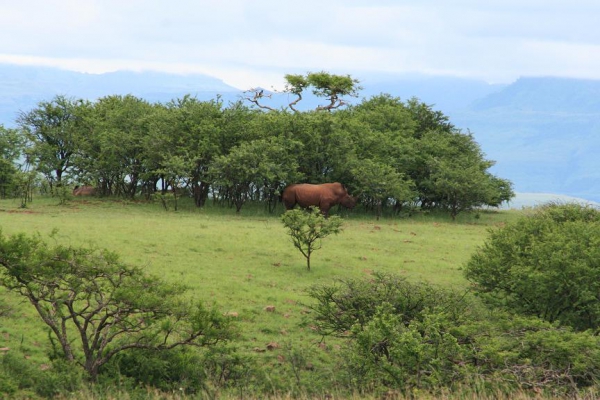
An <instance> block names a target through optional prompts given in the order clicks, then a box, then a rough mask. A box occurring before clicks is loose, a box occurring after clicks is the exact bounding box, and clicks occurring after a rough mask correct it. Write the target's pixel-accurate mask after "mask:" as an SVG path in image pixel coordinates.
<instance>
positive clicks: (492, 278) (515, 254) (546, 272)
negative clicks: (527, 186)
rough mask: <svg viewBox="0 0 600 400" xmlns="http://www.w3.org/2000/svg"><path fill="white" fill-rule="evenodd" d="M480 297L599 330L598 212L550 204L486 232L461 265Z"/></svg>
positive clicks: (581, 207) (599, 219)
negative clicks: (474, 250)
mask: <svg viewBox="0 0 600 400" xmlns="http://www.w3.org/2000/svg"><path fill="white" fill-rule="evenodd" d="M465 274H466V277H467V278H468V279H469V280H470V281H471V282H473V284H474V288H475V290H477V291H478V292H479V293H480V294H481V296H482V298H484V299H485V300H487V301H488V302H489V303H491V304H493V305H496V306H502V307H505V308H507V309H509V310H513V311H515V312H518V313H522V314H525V315H535V316H538V317H540V318H542V319H544V320H547V321H550V322H554V321H558V322H560V323H561V324H564V325H569V326H572V327H573V328H574V329H576V330H586V329H593V330H596V331H597V330H598V328H600V211H598V209H595V208H593V207H590V206H584V205H580V204H575V203H573V204H557V203H551V204H547V205H545V206H542V207H539V208H537V209H536V210H535V211H534V213H533V214H532V215H529V216H525V217H523V218H521V219H519V220H518V221H516V222H514V223H512V224H509V225H507V226H505V227H502V228H499V229H496V230H494V231H492V232H490V236H489V238H488V240H487V241H486V243H485V244H484V245H483V246H482V247H480V248H479V249H478V250H477V251H476V253H475V254H474V255H473V256H472V258H471V259H470V261H469V262H468V263H467V265H466V268H465Z"/></svg>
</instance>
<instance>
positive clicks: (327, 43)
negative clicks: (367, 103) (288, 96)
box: [0, 0, 600, 89]
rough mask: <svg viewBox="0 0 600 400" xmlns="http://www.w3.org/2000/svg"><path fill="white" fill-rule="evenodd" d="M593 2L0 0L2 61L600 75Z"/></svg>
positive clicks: (239, 80) (274, 79)
mask: <svg viewBox="0 0 600 400" xmlns="http://www.w3.org/2000/svg"><path fill="white" fill-rule="evenodd" d="M599 22H600V0H571V1H566V0H452V1H450V0H446V1H443V0H412V1H402V0H398V1H393V0H339V1H338V0H319V1H313V0H303V1H294V2H292V1H285V0H252V1H243V0H222V1H216V0H215V1H205V0H168V1H159V0H61V1H58V0H0V63H10V64H29V65H46V66H56V67H61V68H64V69H69V70H75V71H82V72H90V73H102V72H109V71H115V70H154V71H166V72H178V73H204V74H209V75H212V76H214V77H217V78H220V79H222V80H224V81H225V82H226V83H228V84H230V85H232V86H235V87H237V88H240V89H248V88H250V87H257V86H262V87H265V88H269V87H272V86H274V87H276V88H280V87H281V84H282V82H283V76H284V75H285V74H286V73H304V72H308V71H321V70H325V71H328V72H332V73H338V74H350V75H352V76H353V77H355V78H358V79H361V78H362V77H363V76H366V75H368V74H370V73H373V72H391V73H425V74H433V75H451V76H461V77H472V78H478V79H483V80H485V81H488V82H490V83H510V82H512V81H514V80H516V79H517V78H519V77H521V76H561V77H576V78H593V79H600V28H599V27H598V24H599Z"/></svg>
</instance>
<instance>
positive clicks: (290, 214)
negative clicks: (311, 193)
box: [281, 206, 342, 271]
mask: <svg viewBox="0 0 600 400" xmlns="http://www.w3.org/2000/svg"><path fill="white" fill-rule="evenodd" d="M281 221H282V222H283V225H284V226H285V227H286V228H287V229H288V235H289V236H290V238H291V239H292V243H293V244H294V247H295V248H297V249H298V250H299V251H300V253H302V255H303V256H304V258H306V268H307V269H308V270H309V271H310V257H311V256H312V253H313V252H314V251H315V250H318V249H320V248H321V247H322V239H323V238H325V237H327V236H329V235H331V234H338V233H339V232H340V230H341V226H342V219H341V218H340V217H339V216H337V215H334V216H332V217H329V218H325V216H324V215H323V214H322V213H321V211H320V210H319V209H318V208H317V207H314V206H312V207H310V209H309V210H308V211H305V210H299V209H296V210H289V211H286V212H285V213H284V214H283V215H282V216H281Z"/></svg>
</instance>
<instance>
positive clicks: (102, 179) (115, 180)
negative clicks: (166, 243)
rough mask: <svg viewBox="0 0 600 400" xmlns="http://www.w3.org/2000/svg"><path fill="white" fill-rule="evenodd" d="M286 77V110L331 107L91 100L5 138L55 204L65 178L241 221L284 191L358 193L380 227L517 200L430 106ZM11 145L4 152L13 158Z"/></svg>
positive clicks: (25, 122) (342, 84)
mask: <svg viewBox="0 0 600 400" xmlns="http://www.w3.org/2000/svg"><path fill="white" fill-rule="evenodd" d="M285 78H286V82H287V83H286V89H285V91H287V92H288V93H290V94H291V95H293V96H296V97H297V99H296V100H295V101H293V102H292V103H291V104H290V108H291V109H292V110H295V108H294V105H295V104H296V103H297V102H298V101H299V100H300V99H301V97H302V93H303V92H304V91H305V90H312V91H313V93H314V94H315V95H317V96H319V97H323V98H326V99H327V101H328V104H325V105H322V106H320V107H318V109H317V110H313V111H307V112H289V111H287V110H273V109H269V111H268V112H263V110H262V108H264V107H260V104H259V103H258V101H259V99H260V98H261V96H265V95H264V93H263V91H262V90H257V92H256V94H255V97H254V98H253V99H250V100H251V101H252V102H254V103H256V104H259V109H255V108H254V109H253V108H250V107H246V106H245V105H244V104H243V103H242V101H241V100H240V101H239V102H235V103H230V104H228V105H227V106H225V105H224V104H223V103H222V101H221V100H220V98H219V97H217V98H216V99H215V100H211V101H199V100H197V99H195V98H193V97H192V96H190V95H186V96H184V97H183V98H179V99H174V100H172V101H171V102H168V103H167V104H160V103H149V102H147V101H145V100H143V99H140V98H137V97H135V96H132V95H127V96H106V97H103V98H100V99H97V100H96V101H94V102H90V101H85V100H72V99H67V98H65V97H64V96H56V97H55V98H54V99H52V100H51V101H48V102H40V103H39V104H38V107H36V108H34V109H33V110H30V111H28V112H23V113H22V114H21V115H20V117H19V118H18V121H17V122H18V124H19V126H20V127H21V129H19V130H17V131H14V132H13V131H10V132H9V135H4V136H6V137H8V136H10V137H12V136H14V135H16V136H17V139H18V140H17V141H21V142H22V141H25V142H26V145H25V148H24V149H23V154H25V155H26V157H27V160H28V162H29V163H30V165H31V166H32V167H33V169H32V172H38V173H42V174H44V176H45V177H46V180H47V184H48V187H49V189H50V193H53V194H54V187H55V186H56V183H58V182H61V184H62V181H63V180H65V182H67V183H68V182H70V183H74V184H79V185H91V186H95V187H96V188H97V191H98V193H99V194H100V195H101V196H104V197H106V196H120V197H125V198H128V199H134V198H135V197H137V196H140V195H141V196H143V197H144V198H145V199H147V200H148V199H151V198H153V197H155V198H161V197H160V195H159V196H156V194H157V193H161V194H164V193H166V192H169V191H171V192H173V193H174V197H173V199H172V200H173V206H174V207H175V208H177V207H178V204H179V201H178V198H177V196H178V192H177V190H178V188H185V192H186V193H187V195H188V196H193V198H194V201H195V203H196V206H198V207H203V206H205V205H206V202H207V199H208V198H209V195H212V198H213V199H214V201H215V202H216V203H218V204H221V205H230V206H231V205H235V207H236V210H237V211H238V212H239V211H241V208H242V207H243V205H244V204H246V203H247V202H248V201H250V200H252V201H258V202H262V203H264V204H266V205H267V208H268V209H269V210H270V211H271V212H273V211H274V210H275V206H276V204H277V198H278V195H279V193H280V192H281V190H282V188H283V187H285V186H287V185H289V184H292V183H298V182H310V183H325V182H342V183H344V185H345V186H347V187H349V188H350V189H351V192H352V193H356V194H358V193H362V195H363V200H364V209H365V210H367V211H369V212H374V213H375V214H376V216H377V218H379V217H380V216H381V215H382V213H383V211H384V210H385V209H386V208H391V209H392V210H393V211H395V212H399V211H401V210H402V209H404V208H408V209H413V208H415V207H421V208H422V209H438V210H445V211H447V212H449V213H450V215H451V216H452V218H456V216H457V214H458V213H460V212H464V211H468V210H471V209H473V208H476V207H480V206H486V205H487V206H499V205H500V204H501V203H502V202H503V201H507V200H509V199H510V198H512V196H513V195H514V193H513V192H512V188H511V184H510V182H509V181H506V180H503V179H501V178H497V177H495V176H493V175H492V174H491V173H489V168H490V167H491V166H492V165H493V162H492V161H489V160H486V159H485V157H484V154H483V153H482V152H481V150H480V148H479V146H478V145H477V143H476V142H475V141H474V140H473V137H472V135H470V134H464V133H462V132H461V131H459V130H458V129H457V128H455V127H454V125H452V123H451V122H450V121H449V118H448V117H447V116H446V115H444V114H443V113H442V112H441V111H438V110H434V109H433V108H432V107H431V106H430V105H427V104H424V103H422V102H420V101H419V100H418V99H415V98H413V99H410V100H408V101H405V102H402V101H400V99H398V98H394V97H391V96H389V95H386V94H382V95H379V96H374V97H372V98H370V99H365V100H363V101H362V102H360V103H359V104H357V105H355V106H349V107H342V106H343V105H345V102H344V100H343V97H345V96H357V95H358V91H359V90H360V86H358V83H359V82H358V81H357V80H356V79H353V78H352V77H350V76H343V75H335V74H330V73H327V72H323V71H322V72H311V73H307V74H304V75H286V77H285ZM322 110H327V111H328V112H321V111H322ZM5 133H6V132H5ZM25 139H26V140H25ZM5 142H6V141H5ZM10 143H13V144H14V143H15V141H14V140H11V141H10ZM10 143H9V146H8V147H6V146H4V145H0V147H5V148H9V149H13V148H14V146H13V145H12V144H10ZM13 150H14V149H13ZM13 150H11V151H13ZM13 153H14V151H13ZM15 168H16V162H15V159H14V157H13V159H6V161H5V162H4V164H2V165H0V185H2V182H3V179H9V177H11V178H10V179H9V180H10V181H11V182H14V181H16V180H18V179H16V178H15V175H14V173H13V172H14V171H15ZM2 171H5V172H2ZM4 176H5V177H4ZM13 178H15V179H13ZM6 184H8V181H7V182H5V185H6ZM17 186H18V185H17ZM12 195H14V196H16V195H17V193H16V192H14V193H12ZM162 200H164V202H163V204H165V205H167V203H168V202H169V201H170V199H169V201H167V199H166V198H164V197H163V198H162Z"/></svg>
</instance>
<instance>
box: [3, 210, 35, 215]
mask: <svg viewBox="0 0 600 400" xmlns="http://www.w3.org/2000/svg"><path fill="white" fill-rule="evenodd" d="M0 211H4V212H7V213H9V214H37V212H36V211H31V210H0Z"/></svg>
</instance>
